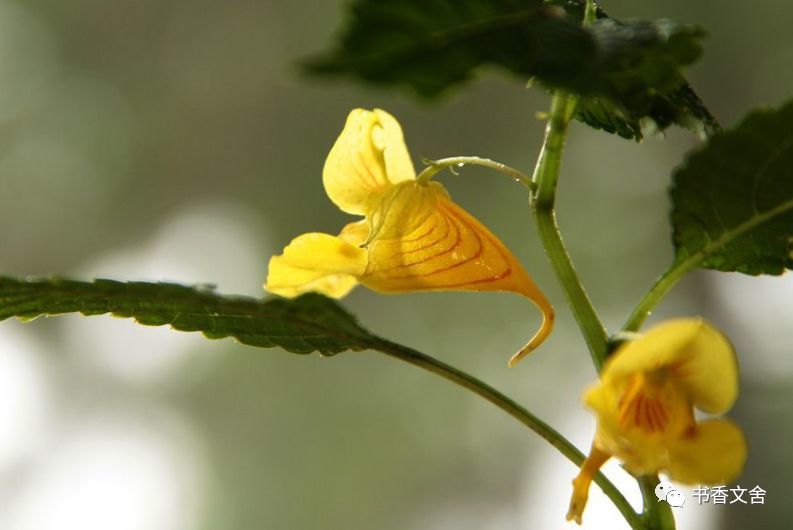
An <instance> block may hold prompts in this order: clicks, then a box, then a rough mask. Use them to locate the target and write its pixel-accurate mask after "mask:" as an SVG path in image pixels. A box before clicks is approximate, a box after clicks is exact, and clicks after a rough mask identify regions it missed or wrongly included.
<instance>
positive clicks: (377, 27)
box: [307, 0, 715, 139]
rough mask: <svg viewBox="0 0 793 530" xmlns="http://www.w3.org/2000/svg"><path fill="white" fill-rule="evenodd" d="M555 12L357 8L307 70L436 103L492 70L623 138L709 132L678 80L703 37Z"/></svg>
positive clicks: (394, 0)
mask: <svg viewBox="0 0 793 530" xmlns="http://www.w3.org/2000/svg"><path fill="white" fill-rule="evenodd" d="M553 3H554V4H556V5H548V4H544V3H543V2H542V1H541V0H460V1H456V2H452V1H450V0H355V1H354V2H353V3H352V4H351V6H350V15H349V17H348V21H347V26H346V29H345V31H344V32H343V34H342V36H341V39H340V41H339V44H338V46H337V47H336V48H335V49H334V50H333V51H331V52H330V53H327V54H325V55H324V56H321V57H318V58H315V59H314V60H311V61H309V62H308V63H307V67H308V69H309V71H311V72H313V73H319V74H336V75H347V76H353V77H357V78H359V79H363V80H365V81H368V82H372V83H377V84H382V85H393V86H403V87H409V88H410V89H412V90H413V91H415V92H416V93H418V94H419V95H421V96H425V97H434V96H438V95H440V94H442V93H444V92H445V91H446V90H447V89H449V88H450V87H453V86H455V85H458V84H460V83H462V82H465V81H468V80H470V79H472V78H473V77H474V76H475V74H476V72H477V71H478V70H479V69H480V67H482V66H487V65H490V66H496V67H499V68H501V69H502V70H505V71H508V72H510V73H512V74H514V75H516V76H517V77H519V78H520V79H521V80H523V81H524V82H525V80H526V79H528V78H534V79H536V80H538V81H539V82H541V83H542V84H544V85H545V86H548V87H551V88H561V89H566V90H570V91H573V92H576V93H578V94H581V95H583V96H586V98H585V99H583V100H582V102H581V104H580V106H579V113H578V118H579V119H581V120H582V121H584V122H586V123H588V124H590V125H592V126H594V127H597V128H600V129H604V130H607V131H609V132H617V133H619V134H621V135H622V136H625V137H628V138H637V139H639V138H641V136H642V122H643V121H646V122H652V123H653V124H654V127H655V128H657V129H664V128H666V127H668V126H669V125H671V124H673V123H676V124H679V125H684V126H687V127H689V128H692V129H695V130H698V131H707V132H709V131H710V130H711V129H712V128H713V127H714V126H715V122H714V121H713V118H712V117H711V116H710V114H709V113H707V110H705V109H704V106H702V104H701V102H700V101H699V99H698V98H697V97H696V95H695V94H694V93H693V91H691V89H690V87H688V85H687V84H686V82H685V78H684V77H683V74H682V72H681V68H682V67H683V66H685V65H688V64H691V63H692V62H694V61H695V60H696V59H697V58H698V57H699V56H700V55H701V52H702V48H701V45H700V40H701V38H702V36H703V32H702V31H701V30H700V29H698V28H696V27H692V26H687V25H683V24H676V23H674V22H671V21H668V20H661V21H657V22H646V21H630V22H618V21H616V20H614V19H611V18H608V17H607V16H606V15H605V13H603V12H602V11H599V12H598V17H599V18H598V20H597V21H596V22H594V23H593V24H592V25H591V26H587V27H583V26H582V24H581V19H582V17H583V9H582V6H583V2H582V1H579V0H557V1H555V2H553Z"/></svg>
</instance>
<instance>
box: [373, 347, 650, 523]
mask: <svg viewBox="0 0 793 530" xmlns="http://www.w3.org/2000/svg"><path fill="white" fill-rule="evenodd" d="M371 347H372V349H375V350H377V351H379V352H381V353H384V354H386V355H388V356H390V357H394V358H396V359H399V360H401V361H404V362H407V363H409V364H412V365H414V366H418V367H419V368H423V369H424V370H427V371H429V372H432V373H433V374H436V375H438V376H440V377H442V378H444V379H446V380H447V381H451V382H452V383H455V384H456V385H459V386H461V387H463V388H465V389H467V390H470V391H471V392H473V393H474V394H477V395H478V396H480V397H482V398H484V399H486V400H487V401H489V402H490V403H492V404H493V405H495V406H496V407H498V408H500V409H501V410H503V411H504V412H506V413H507V414H509V415H510V416H512V417H513V418H515V419H516V420H518V421H519V422H520V423H522V424H523V425H525V426H526V427H528V428H529V429H531V430H532V431H534V432H535V433H537V434H538V435H540V436H541V437H542V438H543V439H545V440H546V441H547V442H548V443H549V444H551V445H552V446H554V447H555V448H556V449H557V450H558V451H559V452H560V453H562V455H564V456H565V457H567V458H568V459H569V460H570V461H571V462H573V464H575V465H576V466H579V467H580V466H581V464H582V463H583V462H584V455H583V453H581V451H579V450H578V449H576V447H575V446H574V445H573V444H572V443H570V442H569V441H568V440H567V439H566V438H565V437H564V436H562V435H561V434H560V433H558V432H557V431H555V430H554V429H553V428H552V427H551V426H549V425H548V424H547V423H545V422H544V421H542V420H540V419H539V418H537V417H536V416H535V415H533V414H532V413H531V412H529V411H528V410H526V409H525V408H523V407H522V406H520V405H519V404H517V403H516V402H515V401H513V400H512V399H510V398H509V397H507V396H505V395H504V394H502V393H501V392H499V391H498V390H496V389H495V388H493V387H491V386H490V385H488V384H487V383H485V382H483V381H481V380H479V379H477V378H475V377H474V376H472V375H470V374H467V373H465V372H463V371H461V370H458V369H457V368H455V367H453V366H450V365H448V364H446V363H444V362H442V361H439V360H438V359H435V358H433V357H430V356H428V355H425V354H423V353H421V352H419V351H416V350H413V349H411V348H408V347H406V346H402V345H400V344H396V343H393V342H390V341H388V340H385V339H378V340H377V341H376V342H375V343H373V344H372V346H371ZM594 482H595V483H596V484H597V485H598V486H599V487H600V489H601V490H603V493H605V494H606V496H607V497H608V498H609V499H611V502H613V503H614V506H616V507H617V509H618V510H619V511H620V513H621V514H622V516H623V517H624V518H625V520H626V521H627V522H628V524H629V525H630V526H631V528H633V529H642V528H644V526H643V522H642V520H641V518H640V516H639V515H638V514H637V513H636V512H634V511H633V508H632V507H631V505H630V503H629V502H628V501H627V500H626V499H625V497H624V496H623V495H622V493H620V491H619V490H618V489H617V488H616V487H615V486H614V484H612V483H611V482H610V481H609V480H608V479H607V478H606V476H605V475H603V474H602V473H598V474H597V475H596V476H595V479H594Z"/></svg>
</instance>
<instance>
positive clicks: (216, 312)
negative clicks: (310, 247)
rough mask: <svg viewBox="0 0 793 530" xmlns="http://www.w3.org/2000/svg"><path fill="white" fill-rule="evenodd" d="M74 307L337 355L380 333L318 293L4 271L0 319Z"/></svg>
mask: <svg viewBox="0 0 793 530" xmlns="http://www.w3.org/2000/svg"><path fill="white" fill-rule="evenodd" d="M76 312H79V313H82V314H84V315H100V314H105V313H111V314H113V315H115V316H118V317H127V318H128V317H132V318H134V319H135V320H136V321H138V322H139V323H141V324H144V325H147V326H164V325H170V326H171V327H173V328H174V329H177V330H180V331H200V332H203V334H204V335H206V336H207V337H208V338H212V339H220V338H224V337H234V338H235V339H237V340H238V341H239V342H241V343H243V344H249V345H251V346H259V347H263V348H270V347H274V346H280V347H282V348H283V349H285V350H288V351H290V352H293V353H311V352H313V351H318V352H319V353H321V354H323V355H333V354H336V353H339V352H342V351H345V350H364V349H367V348H369V347H371V346H372V344H374V343H376V342H377V341H378V340H379V339H376V338H375V337H374V336H372V335H371V334H370V333H369V332H368V331H366V330H365V329H363V328H362V327H361V326H360V325H359V324H358V323H357V322H356V320H355V318H354V317H353V316H352V315H350V314H349V313H347V312H346V311H345V310H344V309H342V308H341V307H340V306H339V305H338V304H336V303H335V302H334V301H332V300H330V299H329V298H326V297H324V296H321V295H318V294H307V295H304V296H301V297H299V298H296V299H294V300H285V299H281V298H271V299H269V300H255V299H253V298H244V297H229V296H221V295H219V294H217V293H215V292H213V291H212V290H211V289H208V288H194V287H186V286H183V285H176V284H168V283H141V282H130V283H122V282H116V281H111V280H95V281H94V282H92V283H87V282H78V281H72V280H63V279H30V280H19V279H14V278H2V277H0V320H5V319H7V318H10V317H19V318H21V319H32V318H35V317H38V316H42V315H60V314H64V313H76Z"/></svg>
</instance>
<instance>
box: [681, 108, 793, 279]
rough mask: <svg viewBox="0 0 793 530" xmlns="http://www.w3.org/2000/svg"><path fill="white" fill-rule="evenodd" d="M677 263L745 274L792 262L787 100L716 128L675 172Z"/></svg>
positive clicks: (792, 116)
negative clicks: (723, 128)
mask: <svg viewBox="0 0 793 530" xmlns="http://www.w3.org/2000/svg"><path fill="white" fill-rule="evenodd" d="M672 203H673V211H672V225H673V228H674V243H675V248H676V251H677V256H676V259H677V264H678V265H677V266H679V267H682V268H685V269H690V268H694V267H701V268H706V269H715V270H720V271H738V272H743V273H746V274H752V275H756V274H781V273H782V272H784V271H785V270H786V269H791V268H793V256H792V255H791V251H792V250H793V102H790V103H788V104H786V105H785V106H783V107H782V108H780V109H778V110H762V111H758V112H754V113H753V114H750V115H749V116H748V117H747V118H746V119H745V120H744V121H743V122H742V123H741V124H740V125H739V126H738V127H736V128H735V129H733V130H730V131H728V132H724V133H721V134H717V135H716V136H714V137H713V138H712V139H711V141H710V142H709V143H708V144H707V145H705V146H704V147H703V148H702V149H700V150H699V151H697V152H696V153H695V154H693V155H692V156H690V157H689V158H688V160H687V161H686V163H685V164H684V165H683V166H682V167H681V168H679V169H678V170H677V171H676V172H675V175H674V179H673V188H672Z"/></svg>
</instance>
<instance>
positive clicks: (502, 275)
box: [362, 182, 554, 356]
mask: <svg viewBox="0 0 793 530" xmlns="http://www.w3.org/2000/svg"><path fill="white" fill-rule="evenodd" d="M372 223H373V226H374V228H373V230H374V235H373V237H372V242H371V244H370V245H369V247H368V248H369V264H368V266H367V268H366V273H365V274H364V277H363V280H362V281H363V283H364V284H365V285H366V286H367V287H369V288H371V289H374V290H375V291H380V292H385V293H396V292H406V291H447V290H453V291H511V292H514V293H518V294H522V295H523V296H526V297H527V298H529V299H530V300H532V301H533V302H534V303H535V304H536V305H537V306H538V307H539V308H540V309H541V310H542V312H543V325H542V326H541V328H540V331H538V333H537V335H536V336H535V337H534V338H533V339H532V341H530V343H529V344H528V345H527V347H526V348H524V350H525V351H524V353H522V354H521V356H522V355H525V353H528V351H530V350H531V349H533V348H535V347H536V346H538V345H539V343H540V342H542V341H543V340H544V339H545V338H546V337H547V336H548V334H549V333H550V331H551V328H552V325H553V318H554V314H553V309H552V308H551V305H550V304H549V303H548V300H547V299H546V298H545V296H544V295H543V294H542V292H540V290H539V289H538V288H537V286H536V285H535V284H534V282H533V281H532V279H531V278H530V277H529V275H528V274H527V273H526V271H525V270H524V269H523V267H522V266H521V265H520V263H519V262H518V260H517V259H516V258H515V257H514V256H513V255H512V253H511V252H510V251H509V250H508V249H507V248H506V247H505V246H504V244H503V243H502V242H501V241H499V239H498V238H497V237H496V236H494V235H493V234H492V233H491V232H490V231H489V230H488V229H487V228H485V226H484V225H482V224H481V223H480V222H479V221H477V220H476V219H475V218H474V217H472V216H471V215H470V214H469V213H468V212H466V211H465V210H463V209H462V208H460V207H459V206H458V205H457V204H455V203H454V202H452V200H451V199H450V198H449V195H448V193H447V192H446V190H445V189H444V188H443V186H441V185H440V184H438V183H436V182H431V183H429V184H427V185H424V184H419V183H416V182H404V183H402V184H400V185H398V186H396V187H394V189H393V190H392V191H390V192H389V193H388V194H386V195H385V196H384V199H383V201H382V205H381V207H380V208H379V209H378V210H376V211H374V212H373V213H372ZM522 351H523V350H522Z"/></svg>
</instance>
